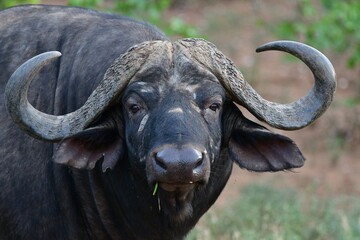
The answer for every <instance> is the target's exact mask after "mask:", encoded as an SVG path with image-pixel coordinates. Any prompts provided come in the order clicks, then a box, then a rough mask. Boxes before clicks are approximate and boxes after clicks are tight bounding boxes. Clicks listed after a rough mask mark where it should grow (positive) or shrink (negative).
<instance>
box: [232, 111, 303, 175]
mask: <svg viewBox="0 0 360 240" xmlns="http://www.w3.org/2000/svg"><path fill="white" fill-rule="evenodd" d="M236 114H237V115H238V117H237V118H236V119H237V120H236V122H235V123H234V127H233V130H232V132H231V133H230V139H229V145H228V147H229V157H230V158H231V159H232V160H233V161H234V162H235V163H237V164H238V165H239V166H240V167H241V168H245V169H248V170H250V171H256V172H266V171H271V172H273V171H281V170H286V169H292V168H298V167H301V166H303V165H304V161H305V158H304V157H303V155H302V153H301V152H300V150H299V148H298V147H297V146H296V144H295V143H294V142H293V141H292V140H291V139H290V138H288V137H285V136H282V135H280V134H276V133H273V132H270V131H269V130H268V129H266V128H264V127H262V126H260V125H258V124H256V123H254V122H252V121H250V120H248V119H246V118H245V117H244V116H243V115H242V113H241V112H240V111H237V113H236ZM239 114H240V115H239Z"/></svg>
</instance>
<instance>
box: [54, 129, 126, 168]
mask: <svg viewBox="0 0 360 240" xmlns="http://www.w3.org/2000/svg"><path fill="white" fill-rule="evenodd" d="M123 144H124V141H123V138H121V137H120V136H119V134H118V132H117V131H116V130H115V129H113V128H105V127H94V128H89V129H86V130H84V131H82V132H80V133H77V134H75V135H73V136H70V137H67V138H65V139H63V140H62V141H61V142H60V144H59V146H58V148H57V150H56V152H55V154H54V158H53V160H54V162H56V163H60V164H65V165H68V166H71V167H74V168H78V169H93V168H94V167H95V164H96V162H97V161H99V160H103V162H102V170H103V171H104V172H105V171H106V170H107V169H108V168H110V169H113V168H114V166H115V165H116V163H117V161H118V160H119V159H121V158H122V156H123V153H124V145H123Z"/></svg>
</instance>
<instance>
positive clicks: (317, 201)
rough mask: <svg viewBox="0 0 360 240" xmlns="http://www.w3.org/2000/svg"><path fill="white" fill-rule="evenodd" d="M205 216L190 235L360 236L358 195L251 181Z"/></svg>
mask: <svg viewBox="0 0 360 240" xmlns="http://www.w3.org/2000/svg"><path fill="white" fill-rule="evenodd" d="M204 218H205V219H204V221H202V222H201V223H200V224H199V225H198V226H197V227H196V228H195V229H194V230H193V231H192V232H191V233H190V234H189V236H188V237H187V240H195V239H196V240H202V239H207V240H215V239H216V240H217V239H219V240H227V239H229V240H230V239H234V240H235V239H246V240H252V239H254V240H259V239H269V240H275V239H276V240H278V239H279V240H280V239H284V240H303V239H309V240H316V239H319V240H320V239H324V240H325V239H326V240H332V239H334V240H338V239H339V240H340V239H341V240H351V239H354V240H355V239H360V200H358V199H356V198H355V197H350V196H337V197H333V198H321V197H319V196H317V195H316V194H314V193H313V194H311V193H303V194H299V193H297V192H295V191H294V190H289V189H286V190H283V189H275V188H274V187H270V186H265V185H251V186H248V187H246V188H245V189H244V190H243V191H242V192H241V195H240V197H239V199H237V200H235V201H234V202H233V203H231V204H229V206H228V207H227V208H225V209H214V210H212V211H210V212H208V213H207V214H206V215H205V217H204Z"/></svg>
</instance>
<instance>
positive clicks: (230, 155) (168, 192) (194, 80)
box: [6, 39, 335, 220]
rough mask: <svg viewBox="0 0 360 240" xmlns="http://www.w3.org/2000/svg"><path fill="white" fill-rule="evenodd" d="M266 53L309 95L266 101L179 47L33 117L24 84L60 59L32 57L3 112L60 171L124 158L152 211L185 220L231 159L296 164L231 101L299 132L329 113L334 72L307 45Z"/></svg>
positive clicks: (197, 50)
mask: <svg viewBox="0 0 360 240" xmlns="http://www.w3.org/2000/svg"><path fill="white" fill-rule="evenodd" d="M266 50H280V51H286V52H289V53H290V54H292V55H295V56H296V57H298V58H300V59H301V60H302V61H304V62H305V63H306V64H307V65H308V67H309V68H310V69H311V71H312V72H313V74H314V78H315V84H314V87H313V88H312V89H311V90H310V91H309V93H308V94H307V95H306V96H304V97H303V98H301V99H299V100H298V101H295V102H293V103H290V104H278V103H274V102H269V101H267V100H265V99H263V98H262V97H261V96H260V95H259V94H258V93H257V92H256V91H255V90H254V89H253V88H252V87H251V86H250V85H249V84H248V83H247V82H246V81H245V80H244V78H243V76H242V74H241V73H240V71H239V70H238V69H237V68H236V67H235V66H234V64H233V63H232V61H231V60H229V59H228V58H227V57H226V56H224V55H223V54H222V53H221V52H220V51H218V50H217V49H216V47H215V46H214V45H212V44H211V43H209V42H207V41H205V40H201V39H183V40H179V41H177V42H175V43H170V42H167V41H152V42H145V43H142V44H140V45H136V46H134V47H132V48H131V49H129V50H128V51H127V52H126V53H124V54H123V55H122V56H121V57H119V58H118V59H117V60H116V61H115V62H114V64H113V65H112V66H111V67H110V68H109V69H108V70H107V72H106V74H105V77H104V80H103V81H102V83H101V84H100V85H99V86H98V87H97V88H96V89H95V90H94V91H93V93H92V94H91V96H90V97H89V98H88V100H87V101H86V103H85V104H84V105H83V106H82V107H81V108H79V109H78V110H77V111H75V112H72V113H69V114H66V115H62V116H54V115H49V114H45V113H42V112H39V111H38V110H36V109H35V108H33V107H32V106H31V104H30V103H29V102H28V100H27V89H28V86H29V85H30V82H31V80H32V79H33V78H34V77H35V76H36V74H37V73H38V72H39V71H40V70H41V69H42V67H43V66H44V65H46V64H48V62H49V61H51V60H52V59H54V58H57V57H59V56H60V55H61V54H60V53H59V52H47V53H44V54H41V55H38V56H36V57H34V58H32V59H30V60H29V61H28V62H26V63H24V64H23V65H22V66H20V67H19V68H18V70H17V71H16V72H15V73H14V74H13V75H12V77H11V79H10V81H9V83H8V85H7V89H6V102H7V108H8V111H9V113H10V115H11V116H12V118H13V120H14V121H15V122H16V123H17V124H18V125H19V126H20V127H21V128H22V129H23V130H25V131H26V132H27V133H28V134H30V135H32V136H34V137H36V138H40V139H43V140H48V141H60V143H59V146H58V148H57V152H56V154H55V156H54V161H55V162H57V163H61V164H67V165H69V166H72V167H75V168H87V169H92V168H94V166H95V164H96V162H97V161H98V160H102V169H103V171H106V169H113V168H114V167H115V165H116V164H117V163H118V162H119V161H122V159H128V161H129V162H130V166H131V171H133V172H134V175H135V176H138V177H139V178H143V179H146V181H147V183H148V186H149V194H154V195H156V196H157V198H158V201H159V208H162V209H164V211H165V212H166V213H168V214H171V215H172V216H173V218H176V216H178V218H177V219H178V220H181V219H185V218H187V217H188V216H190V215H191V213H192V211H193V208H194V204H193V202H194V201H196V200H195V198H196V196H198V195H201V194H202V192H203V193H207V192H209V191H215V192H216V196H215V197H214V198H216V197H217V195H218V194H219V193H220V191H221V190H222V188H223V186H224V184H225V182H226V180H227V178H228V176H229V174H230V170H231V164H230V163H231V161H230V160H232V161H234V162H236V163H237V164H238V165H239V166H240V167H243V168H246V169H249V170H252V171H279V170H284V169H290V168H295V167H300V166H302V165H303V161H304V158H303V156H302V154H301V153H300V151H299V150H298V148H297V147H296V145H295V144H294V143H293V142H292V141H291V140H290V139H289V138H287V137H284V136H280V135H278V134H275V133H272V132H270V131H268V130H267V129H266V128H264V127H262V126H259V125H258V124H255V123H253V122H251V121H249V120H247V119H246V118H245V117H244V116H243V115H242V114H241V112H240V111H239V109H238V108H237V107H236V105H235V104H234V102H235V103H237V104H239V105H242V106H244V107H245V108H247V109H248V110H249V111H250V112H251V113H252V114H254V115H255V116H256V117H257V118H258V119H260V120H262V121H265V122H266V123H268V124H269V125H271V126H273V127H276V128H279V129H285V130H293V129H299V128H302V127H304V126H307V125H308V124H310V123H311V122H313V121H314V120H315V119H316V118H318V117H319V116H320V115H321V114H322V113H323V112H324V111H325V109H326V108H327V107H328V106H329V104H330V102H331V100H332V97H333V93H334V91H335V74H334V70H333V67H332V65H331V63H330V62H329V61H328V60H327V58H326V57H325V56H324V55H322V54H321V53H320V52H318V51H317V50H315V49H313V48H311V47H309V46H306V45H304V44H300V43H296V42H289V41H280V42H273V43H269V44H266V45H264V46H262V47H260V48H259V49H258V51H266ZM157 187H159V188H158V189H157ZM210 188H211V189H212V190H210ZM154 189H155V190H154ZM214 200H215V199H212V200H209V202H213V201H214Z"/></svg>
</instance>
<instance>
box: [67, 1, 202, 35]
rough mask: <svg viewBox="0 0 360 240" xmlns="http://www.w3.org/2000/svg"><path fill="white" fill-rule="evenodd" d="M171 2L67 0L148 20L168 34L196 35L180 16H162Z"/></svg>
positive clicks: (73, 4)
mask: <svg viewBox="0 0 360 240" xmlns="http://www.w3.org/2000/svg"><path fill="white" fill-rule="evenodd" d="M171 3H172V0H114V1H112V2H108V3H107V5H106V4H105V1H104V0H68V5H70V6H82V7H87V8H97V9H102V10H107V11H110V12H117V13H121V14H123V15H126V16H129V17H133V18H135V19H140V20H144V21H147V22H150V23H152V24H154V25H155V26H157V27H159V28H161V29H162V30H163V31H164V32H165V33H166V34H167V35H169V36H174V35H178V36H182V37H196V36H197V35H198V32H197V31H196V29H195V28H194V27H192V26H190V25H188V24H186V23H185V22H184V21H183V20H182V19H181V18H178V17H171V18H170V19H167V18H165V17H164V14H163V13H164V11H165V10H167V9H169V8H170V7H171Z"/></svg>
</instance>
